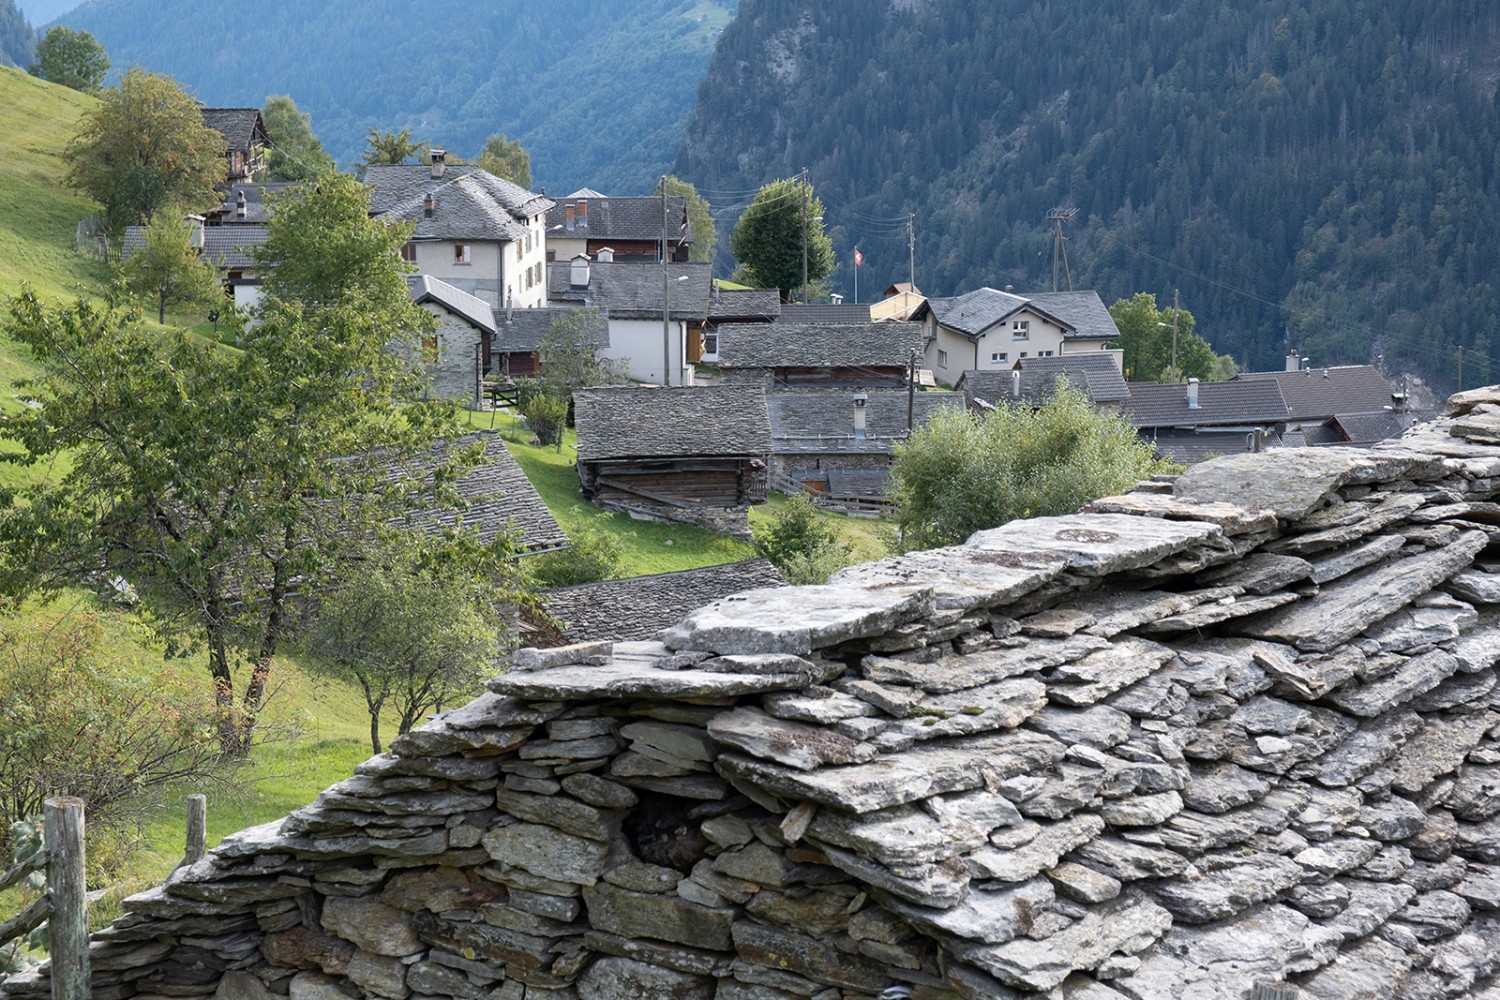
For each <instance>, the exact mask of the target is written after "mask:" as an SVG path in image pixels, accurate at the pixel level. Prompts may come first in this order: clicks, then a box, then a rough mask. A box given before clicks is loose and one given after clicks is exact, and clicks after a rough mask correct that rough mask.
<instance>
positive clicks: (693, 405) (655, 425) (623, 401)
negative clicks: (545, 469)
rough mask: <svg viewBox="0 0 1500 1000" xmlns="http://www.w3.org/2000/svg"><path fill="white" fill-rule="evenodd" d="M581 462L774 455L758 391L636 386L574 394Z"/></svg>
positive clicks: (731, 387) (725, 387) (755, 388)
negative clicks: (694, 456) (696, 456)
mask: <svg viewBox="0 0 1500 1000" xmlns="http://www.w3.org/2000/svg"><path fill="white" fill-rule="evenodd" d="M573 411H574V415H575V420H576V422H577V425H578V460H579V461H580V462H595V461H601V460H606V459H618V458H681V457H683V456H689V455H704V456H758V455H766V454H769V453H770V451H771V427H770V424H769V423H768V421H767V418H766V401H765V392H764V391H763V390H762V389H760V388H759V387H758V386H738V385H723V386H682V387H677V388H641V387H636V386H619V387H606V388H601V389H578V390H576V391H575V392H574V393H573Z"/></svg>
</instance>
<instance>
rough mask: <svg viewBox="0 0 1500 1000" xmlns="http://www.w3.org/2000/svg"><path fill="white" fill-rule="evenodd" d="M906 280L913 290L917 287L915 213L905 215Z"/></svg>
mask: <svg viewBox="0 0 1500 1000" xmlns="http://www.w3.org/2000/svg"><path fill="white" fill-rule="evenodd" d="M906 280H907V283H908V284H910V285H911V287H912V288H913V289H914V290H915V289H916V287H917V214H916V213H915V212H908V213H907V216H906Z"/></svg>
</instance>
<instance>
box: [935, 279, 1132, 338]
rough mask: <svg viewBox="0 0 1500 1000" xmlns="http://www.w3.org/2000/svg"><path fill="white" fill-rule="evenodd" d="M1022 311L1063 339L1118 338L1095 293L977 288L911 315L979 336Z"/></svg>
mask: <svg viewBox="0 0 1500 1000" xmlns="http://www.w3.org/2000/svg"><path fill="white" fill-rule="evenodd" d="M1022 309H1030V310H1031V311H1032V312H1034V313H1037V314H1038V315H1041V316H1044V317H1046V318H1048V319H1051V320H1053V321H1054V322H1056V323H1057V324H1058V325H1059V326H1061V327H1062V330H1063V338H1064V339H1065V340H1113V339H1115V338H1117V337H1119V335H1120V331H1119V329H1118V328H1117V327H1116V326H1115V321H1114V320H1113V319H1112V318H1111V317H1110V315H1109V310H1108V309H1106V308H1105V306H1104V301H1103V300H1102V299H1100V298H1099V293H1098V292H1033V293H1031V294H1030V295H1016V294H1014V293H1011V292H1001V291H997V290H996V289H993V288H976V289H975V290H974V291H972V292H965V293H964V294H963V295H954V296H949V297H946V298H930V299H927V300H926V301H925V302H923V303H922V305H920V306H918V307H917V309H916V310H915V311H914V312H913V313H912V319H914V320H920V319H921V318H922V317H924V316H925V315H927V314H928V313H931V314H932V315H933V316H934V317H935V318H936V320H937V322H938V323H939V324H940V325H942V326H944V327H946V328H947V329H949V330H952V331H953V332H954V333H960V334H963V335H964V336H966V337H978V336H979V335H980V334H982V333H984V332H985V331H986V330H989V329H990V328H991V327H993V326H995V325H996V324H997V323H1002V322H1004V321H1005V320H1007V319H1009V318H1010V317H1011V316H1013V315H1015V314H1016V313H1018V312H1020V311H1021V310H1022Z"/></svg>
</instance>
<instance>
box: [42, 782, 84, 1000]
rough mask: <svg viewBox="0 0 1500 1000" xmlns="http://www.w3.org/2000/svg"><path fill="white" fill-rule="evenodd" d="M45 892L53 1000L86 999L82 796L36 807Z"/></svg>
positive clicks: (53, 800)
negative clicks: (44, 857) (44, 854)
mask: <svg viewBox="0 0 1500 1000" xmlns="http://www.w3.org/2000/svg"><path fill="white" fill-rule="evenodd" d="M42 831H43V833H42V836H43V842H44V843H45V844H46V851H47V895H48V896H49V897H51V900H52V916H51V918H50V920H49V921H48V930H49V932H50V935H51V938H52V947H51V949H50V950H51V952H52V998H53V1000H89V997H90V995H91V991H90V983H89V922H88V907H87V898H86V895H87V887H86V886H85V884H84V879H83V864H84V855H83V800H82V799H79V798H74V797H73V796H71V795H65V796H61V797H58V798H54V799H48V800H47V801H46V802H45V803H44V804H43V806H42Z"/></svg>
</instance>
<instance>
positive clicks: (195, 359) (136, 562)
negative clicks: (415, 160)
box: [0, 174, 474, 753]
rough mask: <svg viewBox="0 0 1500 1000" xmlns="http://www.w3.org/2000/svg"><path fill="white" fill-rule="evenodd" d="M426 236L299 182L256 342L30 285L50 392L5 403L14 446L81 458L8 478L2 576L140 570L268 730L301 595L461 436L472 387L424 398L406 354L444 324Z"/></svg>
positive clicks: (177, 639)
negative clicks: (420, 296) (396, 469)
mask: <svg viewBox="0 0 1500 1000" xmlns="http://www.w3.org/2000/svg"><path fill="white" fill-rule="evenodd" d="M406 237H407V230H406V229H405V228H404V227H400V226H391V225H388V224H387V223H386V222H384V221H383V220H380V219H372V218H370V216H369V200H368V193H367V191H366V189H365V188H364V186H363V185H361V184H360V183H359V182H358V181H356V180H355V179H354V178H353V177H350V176H348V175H343V174H329V175H327V176H326V177H324V178H323V181H322V182H321V183H320V184H319V185H318V186H317V187H316V188H315V189H312V188H309V189H306V190H301V191H299V192H298V193H296V194H295V195H292V196H290V197H285V198H283V199H281V201H280V202H279V203H278V205H277V209H276V211H275V213H274V214H273V216H272V220H271V223H270V233H269V236H268V239H267V242H266V244H265V247H264V256H263V260H264V261H266V262H268V264H269V262H275V271H274V273H273V274H272V275H271V276H270V278H268V280H267V281H266V284H265V285H264V286H263V287H264V292H265V297H264V299H263V300H262V304H261V307H260V308H259V310H258V315H257V319H258V322H257V323H256V324H254V325H252V326H251V327H250V328H249V329H247V330H246V332H245V334H244V338H243V350H240V351H229V350H226V349H223V348H218V347H217V346H215V345H212V344H209V343H207V342H205V341H204V340H203V339H201V338H199V337H195V336H191V335H188V334H185V333H180V332H179V333H171V334H167V335H162V334H160V333H155V332H151V331H146V330H144V329H143V328H142V326H141V324H140V322H139V317H138V315H136V314H134V313H131V312H125V311H122V310H120V309H119V308H118V307H116V306H114V305H111V304H109V303H105V304H95V303H93V302H90V301H87V300H79V301H78V302H76V303H73V304H72V305H64V306H56V307H53V306H47V305H44V304H43V303H42V302H41V301H39V300H38V298H37V297H36V296H35V295H34V294H32V293H31V292H30V291H25V292H23V293H22V294H21V295H19V296H17V297H16V298H15V299H14V300H12V302H11V305H10V319H9V322H8V323H7V324H6V330H7V332H9V334H10V335H11V336H13V337H15V338H16V339H17V340H18V341H20V342H21V343H23V344H25V345H26V346H27V347H28V348H29V349H30V350H31V353H32V355H33V356H34V357H35V358H36V361H37V363H38V365H39V366H40V367H41V369H42V374H41V375H40V376H39V377H38V378H37V379H36V381H35V383H34V385H32V386H31V391H32V393H33V395H34V396H35V398H36V400H37V406H36V407H35V408H25V409H20V410H18V411H16V412H14V413H8V414H5V415H3V416H0V434H3V436H4V437H6V438H8V439H10V440H12V441H14V442H16V443H17V445H18V446H19V449H20V450H19V452H12V453H10V454H8V455H7V456H6V459H7V460H9V461H12V462H16V463H19V464H22V465H28V466H38V465H41V464H42V463H47V462H50V461H51V460H52V459H53V458H55V456H58V455H60V454H64V453H67V454H69V455H70V456H71V457H72V462H71V464H70V465H69V466H68V469H67V471H66V472H65V473H64V474H62V475H60V476H55V477H52V478H43V479H41V480H40V481H39V482H37V483H36V484H35V485H33V486H28V487H25V488H23V489H22V490H20V491H13V492H7V493H5V494H3V495H0V500H3V501H4V506H3V508H0V552H3V553H4V558H3V561H0V590H3V591H4V592H6V593H9V594H12V595H19V594H26V593H32V592H37V591H43V592H45V591H48V590H51V589H55V588H57V587H59V586H63V585H66V584H69V583H73V582H77V581H80V580H98V579H101V574H104V576H103V577H102V578H103V579H108V578H109V575H110V574H118V575H119V576H121V577H123V578H124V579H125V580H126V581H129V583H130V584H132V585H135V586H136V587H137V588H138V589H139V592H140V594H141V596H142V599H143V602H144V603H145V604H146V606H147V608H148V609H149V610H150V611H151V613H152V619H151V620H152V621H153V622H154V623H156V625H157V627H158V628H159V629H160V630H161V632H162V635H163V638H164V639H165V640H166V641H167V643H168V645H169V648H171V649H173V650H179V651H188V650H201V651H204V652H205V653H206V661H207V662H206V666H207V668H208V671H209V674H210V675H211V677H212V679H213V683H214V688H215V696H216V699H217V703H218V707H219V709H220V712H221V714H222V722H221V725H222V729H221V734H220V735H221V742H222V745H223V747H224V749H225V751H226V752H227V753H243V752H244V751H245V750H246V749H247V748H248V746H249V741H250V739H251V736H252V734H253V731H254V725H255V720H256V717H257V715H258V714H259V712H260V709H261V707H262V705H263V703H264V700H265V697H266V693H267V690H268V688H267V684H268V681H269V677H270V671H271V664H272V659H273V657H274V656H275V654H276V652H277V650H278V649H279V648H280V647H281V645H282V643H283V642H284V641H285V640H286V638H287V637H288V636H289V635H291V634H292V632H293V631H294V628H295V626H296V624H297V621H298V616H297V615H296V614H295V612H296V610H297V608H298V604H299V595H300V594H303V593H307V592H310V591H314V590H316V589H318V587H319V586H320V585H322V584H323V582H324V581H327V580H329V579H332V578H336V577H337V576H338V574H339V573H340V572H341V571H342V568H343V567H345V566H346V565H347V564H348V561H349V560H351V559H354V558H356V557H357V556H358V554H359V553H360V551H361V549H362V547H363V546H364V545H366V544H367V543H368V540H369V539H370V538H371V537H373V536H374V535H375V534H376V533H378V531H379V530H380V529H381V528H382V526H384V525H386V524H387V523H388V522H389V521H390V519H391V518H392V517H393V516H394V515H395V513H396V512H397V511H399V510H402V509H405V507H406V505H407V503H408V501H409V500H410V498H411V494H412V492H413V490H416V489H418V488H419V486H420V485H421V484H418V483H414V482H410V481H408V480H407V479H405V478H402V477H395V478H393V477H392V476H391V475H389V472H388V466H387V463H388V462H389V461H390V460H391V459H392V458H393V457H395V456H399V455H401V454H403V453H405V452H409V451H412V450H414V449H417V448H427V447H430V446H431V444H432V442H433V441H434V440H436V439H437V438H439V437H441V436H445V435H449V434H454V433H456V430H457V424H456V411H455V410H454V408H453V406H452V404H449V403H444V402H440V401H431V402H419V401H417V399H418V397H419V396H420V390H421V384H422V376H421V373H420V372H417V371H414V370H413V369H412V367H411V366H410V365H409V364H407V363H406V361H405V360H403V359H402V357H400V355H399V353H398V352H395V351H391V350H388V347H389V345H390V344H391V343H392V341H393V339H396V340H403V339H409V337H404V336H403V331H413V332H414V331H418V330H421V329H424V328H425V327H424V324H426V323H428V322H430V314H428V313H427V312H426V311H425V310H423V309H421V308H420V307H418V306H416V305H414V304H413V303H412V301H411V297H410V294H409V293H408V290H407V286H406V281H405V278H404V275H403V265H402V263H401V260H400V248H401V246H402V245H403V244H404V243H405V241H406ZM473 458H474V456H472V455H471V454H469V453H468V452H465V453H463V454H462V455H459V456H456V457H454V458H453V461H454V462H458V463H460V464H461V463H462V462H463V461H472V460H473ZM449 464H451V463H449ZM437 481H439V482H445V481H448V480H447V478H446V477H445V476H443V475H441V474H440V475H439V476H437ZM237 689H238V690H237Z"/></svg>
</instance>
